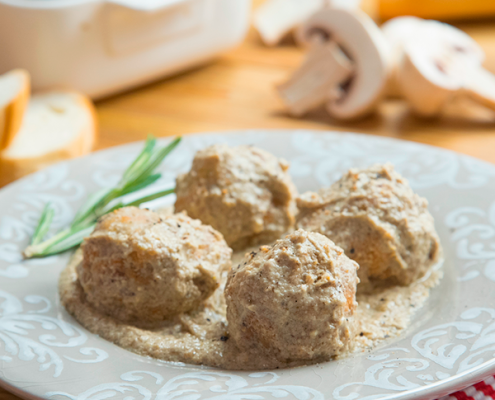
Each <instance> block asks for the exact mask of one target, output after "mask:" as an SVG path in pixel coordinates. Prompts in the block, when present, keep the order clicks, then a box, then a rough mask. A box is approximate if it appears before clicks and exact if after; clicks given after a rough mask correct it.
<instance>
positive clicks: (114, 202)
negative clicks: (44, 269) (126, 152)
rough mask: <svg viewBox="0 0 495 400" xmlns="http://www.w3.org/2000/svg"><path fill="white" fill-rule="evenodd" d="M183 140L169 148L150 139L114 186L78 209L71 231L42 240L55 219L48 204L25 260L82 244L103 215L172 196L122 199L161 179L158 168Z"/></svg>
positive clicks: (160, 194) (163, 192)
mask: <svg viewBox="0 0 495 400" xmlns="http://www.w3.org/2000/svg"><path fill="white" fill-rule="evenodd" d="M181 139H182V138H181V137H177V138H175V139H174V140H173V141H172V142H171V143H170V144H168V145H167V146H164V147H161V148H157V147H156V139H155V138H154V137H152V136H150V137H148V139H147V140H146V143H145V145H144V148H143V150H142V151H141V153H140V154H139V155H138V156H137V157H136V158H135V159H134V161H133V162H132V163H131V165H129V167H128V168H127V169H126V170H125V172H124V174H123V175H122V178H121V179H120V181H119V182H118V184H117V185H116V186H115V187H113V188H110V189H102V190H100V191H98V192H96V193H94V194H93V195H91V196H90V197H89V198H88V200H87V201H86V203H84V204H83V206H82V207H81V208H80V209H79V211H78V212H77V214H76V216H75V217H74V220H73V221H72V223H71V225H70V226H69V227H68V228H66V229H64V230H62V231H61V232H58V233H56V234H55V235H53V236H52V237H51V238H49V239H47V240H45V241H43V239H44V238H45V236H46V234H47V232H48V230H49V229H50V225H51V222H52V220H53V216H54V210H53V208H52V207H51V205H50V204H46V205H45V207H44V208H43V211H42V213H41V217H40V219H39V222H38V226H37V227H36V229H35V232H34V234H33V237H32V240H31V244H30V245H29V246H28V247H27V248H26V249H25V250H24V253H23V254H24V257H25V258H33V257H46V256H51V255H54V254H58V253H62V252H64V251H66V250H69V249H71V248H73V247H75V246H78V245H79V244H81V242H82V241H83V239H84V238H85V237H87V236H88V235H90V234H91V232H92V231H93V229H94V227H95V225H96V222H97V221H98V218H100V217H101V216H103V215H105V214H107V213H109V212H111V211H114V210H116V209H118V208H121V207H127V206H139V205H140V204H142V203H146V202H148V201H152V200H155V199H158V198H161V197H164V196H167V195H169V194H171V193H173V192H174V189H167V190H162V191H159V192H155V193H151V194H147V195H144V196H141V197H139V198H137V199H134V200H124V199H123V197H124V196H125V195H128V194H130V193H135V192H137V191H139V190H141V189H144V188H146V187H148V186H150V185H151V184H153V183H154V182H156V181H157V180H158V179H160V177H161V174H160V173H157V172H155V171H156V169H157V168H158V167H159V166H160V164H161V163H162V162H163V160H164V159H165V157H167V155H168V154H170V152H171V151H172V150H174V149H175V148H176V147H177V145H178V144H179V143H180V141H181Z"/></svg>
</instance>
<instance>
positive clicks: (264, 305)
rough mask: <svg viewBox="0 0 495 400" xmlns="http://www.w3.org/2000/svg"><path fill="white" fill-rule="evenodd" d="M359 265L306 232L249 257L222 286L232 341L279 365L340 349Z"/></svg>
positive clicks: (323, 239)
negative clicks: (223, 286) (279, 363)
mask: <svg viewBox="0 0 495 400" xmlns="http://www.w3.org/2000/svg"><path fill="white" fill-rule="evenodd" d="M357 268H359V267H358V265H357V264H356V263H355V262H354V261H352V260H350V259H349V258H348V257H347V256H346V255H345V254H344V252H343V250H342V249H341V248H340V247H337V246H336V245H335V244H334V243H333V242H332V241H331V240H329V239H328V238H326V237H325V236H323V235H320V234H318V233H313V232H306V231H303V230H298V231H295V232H293V233H291V234H290V235H288V236H286V237H285V238H284V239H281V240H278V241H276V242H275V244H274V245H273V246H272V247H267V246H263V247H261V248H260V250H259V252H257V253H255V252H253V253H251V254H248V255H246V259H245V260H244V262H243V263H241V264H240V265H238V266H237V267H234V268H233V269H232V270H231V271H230V273H229V277H228V280H227V285H226V289H225V298H226V302H227V320H228V328H229V332H230V336H231V337H232V338H233V339H234V341H235V343H236V344H237V346H239V347H240V348H241V349H243V350H245V351H248V352H249V353H253V354H254V355H256V354H257V355H258V356H265V357H269V358H275V359H277V360H278V361H279V362H281V363H288V362H298V361H299V362H300V361H306V360H307V361H309V360H313V361H314V360H325V359H328V358H330V357H332V356H334V355H336V354H338V353H340V352H342V351H343V350H344V349H346V348H347V346H348V345H349V343H350V339H351V334H350V323H351V316H352V314H353V312H354V309H355V307H356V301H355V293H356V285H357V282H358V279H357V273H356V270H357Z"/></svg>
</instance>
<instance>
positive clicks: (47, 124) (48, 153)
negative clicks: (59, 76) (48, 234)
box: [0, 91, 97, 186]
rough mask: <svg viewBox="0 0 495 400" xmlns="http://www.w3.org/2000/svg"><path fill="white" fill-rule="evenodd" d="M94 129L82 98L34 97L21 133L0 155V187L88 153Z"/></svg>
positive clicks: (91, 111)
mask: <svg viewBox="0 0 495 400" xmlns="http://www.w3.org/2000/svg"><path fill="white" fill-rule="evenodd" d="M96 129H97V128H96V114H95V110H94V106H93V103H92V102H91V100H89V99H88V98H87V97H85V96H83V95H82V94H80V93H77V92H71V91H57V92H49V93H44V94H39V95H35V96H33V97H32V98H31V100H30V101H29V104H28V107H27V110H26V113H25V115H24V119H23V122H22V125H21V128H20V130H19V131H18V132H17V134H16V135H15V137H14V140H13V141H12V143H11V144H10V145H9V146H8V147H7V148H6V149H4V150H3V151H2V152H1V153H0V186H2V185H5V184H7V183H9V182H12V181H13V180H15V179H18V178H20V177H22V176H24V175H27V174H29V173H31V172H35V171H37V170H39V169H41V168H44V167H46V166H48V165H50V164H53V163H55V162H58V161H62V160H67V159H70V158H74V157H78V156H81V155H84V154H87V153H89V152H90V151H91V148H92V147H93V144H94V141H95V137H96Z"/></svg>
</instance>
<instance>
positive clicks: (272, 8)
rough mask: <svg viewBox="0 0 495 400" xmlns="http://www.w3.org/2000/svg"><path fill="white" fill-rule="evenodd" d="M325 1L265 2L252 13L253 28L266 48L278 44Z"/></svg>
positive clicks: (272, 0) (274, 0) (280, 0)
mask: <svg viewBox="0 0 495 400" xmlns="http://www.w3.org/2000/svg"><path fill="white" fill-rule="evenodd" d="M326 4H327V0H267V1H265V2H264V3H263V4H262V5H261V6H260V7H258V8H257V9H256V11H255V12H254V20H253V23H254V27H255V28H256V30H257V31H258V32H259V34H260V36H261V39H262V40H263V42H264V43H265V44H267V45H268V46H274V45H276V44H278V43H279V42H280V41H281V40H282V39H283V38H284V37H285V36H286V35H288V34H289V33H290V32H292V31H293V30H294V29H295V28H297V27H298V26H299V25H300V24H302V23H303V22H304V21H305V20H307V19H308V18H309V17H310V16H311V15H313V14H314V13H315V12H317V11H318V10H320V9H322V8H323V7H325V5H326Z"/></svg>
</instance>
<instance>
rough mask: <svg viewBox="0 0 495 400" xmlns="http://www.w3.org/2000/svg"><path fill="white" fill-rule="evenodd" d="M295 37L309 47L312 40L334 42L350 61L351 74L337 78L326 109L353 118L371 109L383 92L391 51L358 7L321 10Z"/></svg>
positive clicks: (373, 24) (381, 35)
mask: <svg viewBox="0 0 495 400" xmlns="http://www.w3.org/2000/svg"><path fill="white" fill-rule="evenodd" d="M296 38H297V40H298V41H299V42H300V43H302V44H305V45H308V46H311V45H312V44H313V43H314V41H315V40H322V41H328V42H335V43H336V44H337V45H338V46H339V48H341V49H342V51H343V52H344V53H345V54H346V56H347V57H348V58H349V59H350V60H351V62H352V64H353V66H354V73H353V74H352V76H350V77H349V78H348V79H347V80H344V81H340V83H339V87H338V88H336V89H340V90H339V91H338V92H339V95H337V96H334V97H330V98H329V99H328V102H327V110H328V112H329V113H330V114H331V115H332V116H333V117H335V118H338V119H353V118H358V117H362V116H364V115H366V114H368V113H370V112H372V111H373V110H374V109H375V107H376V105H377V104H378V102H379V101H380V99H381V98H382V96H383V94H384V90H385V87H386V83H387V79H388V74H389V64H390V63H389V58H390V52H389V47H388V44H387V42H386V41H385V38H384V37H383V34H382V32H381V31H380V29H379V28H378V26H377V25H376V24H375V23H374V22H373V20H372V19H371V18H370V17H369V16H368V15H366V14H365V13H364V12H362V11H360V10H353V11H349V10H344V9H324V10H321V11H319V12H318V13H316V14H314V15H313V16H312V17H311V18H310V19H309V20H308V21H306V22H305V23H304V24H303V25H302V26H301V27H300V28H299V29H298V31H297V32H296Z"/></svg>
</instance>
